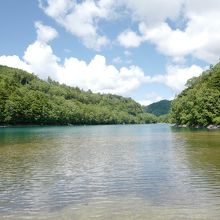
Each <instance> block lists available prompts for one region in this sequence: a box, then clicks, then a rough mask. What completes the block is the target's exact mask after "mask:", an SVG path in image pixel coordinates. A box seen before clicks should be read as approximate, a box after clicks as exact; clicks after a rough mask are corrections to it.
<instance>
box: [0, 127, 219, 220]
mask: <svg viewBox="0 0 220 220" xmlns="http://www.w3.org/2000/svg"><path fill="white" fill-rule="evenodd" d="M25 218H27V219H220V132H219V131H212V132H210V131H198V130H195V131H188V130H181V129H173V128H171V127H170V126H168V125H126V126H122V125H121V126H81V127H80V126H79V127H32V128H4V129H0V219H25Z"/></svg>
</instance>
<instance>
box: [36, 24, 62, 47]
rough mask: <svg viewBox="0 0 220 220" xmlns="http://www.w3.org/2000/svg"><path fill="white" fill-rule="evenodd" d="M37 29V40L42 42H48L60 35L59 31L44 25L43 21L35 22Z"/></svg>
mask: <svg viewBox="0 0 220 220" xmlns="http://www.w3.org/2000/svg"><path fill="white" fill-rule="evenodd" d="M35 28H36V30H37V40H38V41H40V42H44V43H48V42H49V41H51V40H53V39H54V38H56V37H57V36H58V33H57V31H56V30H55V29H54V28H52V27H49V26H46V25H43V24H42V23H41V22H39V21H38V22H35Z"/></svg>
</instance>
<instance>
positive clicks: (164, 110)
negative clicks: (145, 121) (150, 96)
mask: <svg viewBox="0 0 220 220" xmlns="http://www.w3.org/2000/svg"><path fill="white" fill-rule="evenodd" d="M170 109H171V101H169V100H161V101H159V102H155V103H152V104H150V105H148V106H146V107H144V111H145V112H148V113H151V114H154V115H156V116H161V115H166V114H168V113H169V112H170Z"/></svg>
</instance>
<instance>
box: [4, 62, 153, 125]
mask: <svg viewBox="0 0 220 220" xmlns="http://www.w3.org/2000/svg"><path fill="white" fill-rule="evenodd" d="M152 122H156V117H155V116H153V115H151V114H147V113H144V111H143V109H142V107H141V105H140V104H138V103H136V102H135V101H133V100H132V99H131V98H124V97H121V96H117V95H111V94H107V95H101V94H95V93H92V92H91V91H87V92H85V91H83V90H80V89H79V88H73V87H69V86H66V85H63V84H62V85H61V84H59V83H57V82H55V81H53V80H51V79H48V80H47V82H46V81H43V80H40V79H39V78H38V77H37V76H35V75H33V74H30V73H27V72H25V71H22V70H19V69H14V68H9V67H6V66H0V124H2V125H4V124H12V125H16V124H19V125H25V124H47V125H53V124H60V125H66V124H122V123H152Z"/></svg>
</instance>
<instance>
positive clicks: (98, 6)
mask: <svg viewBox="0 0 220 220" xmlns="http://www.w3.org/2000/svg"><path fill="white" fill-rule="evenodd" d="M113 3H114V0H99V1H94V0H85V1H81V2H77V1H71V0H45V1H43V0H39V4H40V7H41V8H42V9H43V11H44V12H45V13H46V14H47V15H48V16H50V17H51V18H53V19H54V20H55V21H56V22H57V23H59V24H60V25H61V26H63V27H64V28H65V29H66V30H67V31H69V32H70V33H72V34H73V35H74V36H76V37H78V38H79V39H81V40H82V42H83V43H84V45H85V46H86V47H88V48H93V49H96V50H99V49H100V48H101V47H102V46H105V45H106V44H108V42H109V40H108V38H107V37H106V36H103V35H100V34H99V33H98V32H99V28H98V21H99V20H100V19H102V20H103V19H104V20H108V19H110V18H111V17H112V14H113V13H111V11H112V8H114V4H113Z"/></svg>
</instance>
